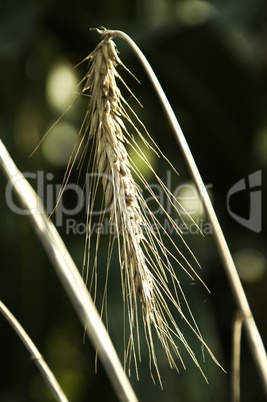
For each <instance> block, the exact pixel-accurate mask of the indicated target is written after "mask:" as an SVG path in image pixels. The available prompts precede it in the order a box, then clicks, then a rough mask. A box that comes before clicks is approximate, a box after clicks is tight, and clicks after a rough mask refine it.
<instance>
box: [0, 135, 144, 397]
mask: <svg viewBox="0 0 267 402" xmlns="http://www.w3.org/2000/svg"><path fill="white" fill-rule="evenodd" d="M0 166H1V168H2V170H3V171H4V173H5V175H6V176H7V178H8V179H9V184H8V185H11V186H12V188H13V189H14V191H15V193H16V194H17V196H18V197H19V199H20V201H21V203H22V205H23V206H24V208H25V214H27V215H28V216H29V218H30V220H31V223H32V225H33V228H34V230H35V232H36V234H37V236H38V237H39V239H40V241H41V243H42V245H43V247H44V249H45V251H46V253H47V255H48V257H49V258H50V261H51V262H52V264H53V265H54V268H55V270H56V272H57V274H58V276H59V279H60V281H61V282H62V285H63V286H64V288H65V290H66V292H67V294H68V296H69V298H70V301H71V302H72V304H73V307H74V309H75V310H76V313H77V315H78V316H79V318H80V321H81V322H82V324H83V326H84V327H85V329H86V332H87V335H88V337H89V339H90V340H91V342H92V344H93V345H94V347H95V349H96V350H97V351H98V355H99V357H100V360H101V361H102V364H103V366H104V368H105V370H106V372H107V375H108V377H109V379H110V381H111V383H112V385H113V387H114V389H115V392H116V393H117V396H118V398H119V400H120V401H121V402H137V398H136V396H135V394H134V391H133V389H132V387H131V385H130V382H129V380H128V378H127V377H126V374H125V373H124V370H123V367H122V365H121V363H120V360H119V358H118V356H117V354H116V351H115V349H114V346H113V344H112V342H111V340H110V337H109V335H108V333H107V331H106V329H105V327H104V324H103V323H102V321H101V318H100V316H99V314H98V312H97V309H96V307H95V305H94V303H93V301H92V299H91V296H90V295H89V293H88V290H87V288H86V286H85V284H84V282H83V279H82V277H81V275H80V273H79V271H78V269H77V267H76V266H75V264H74V262H73V260H72V258H71V256H70V254H69V252H68V250H67V249H66V246H65V244H64V243H63V241H62V239H61V237H60V236H59V234H58V232H57V230H56V228H55V226H54V225H53V223H52V222H51V221H50V220H49V218H48V217H47V215H46V213H45V210H44V207H43V205H42V203H41V200H40V199H39V198H38V196H37V194H36V193H35V191H34V190H33V188H32V187H31V186H30V184H29V183H28V181H27V180H26V179H25V177H24V176H23V175H22V173H21V172H20V171H19V170H18V168H17V167H16V165H15V164H14V162H13V160H12V159H11V157H10V155H9V154H8V152H7V150H6V148H5V146H4V145H3V143H2V141H1V140H0Z"/></svg>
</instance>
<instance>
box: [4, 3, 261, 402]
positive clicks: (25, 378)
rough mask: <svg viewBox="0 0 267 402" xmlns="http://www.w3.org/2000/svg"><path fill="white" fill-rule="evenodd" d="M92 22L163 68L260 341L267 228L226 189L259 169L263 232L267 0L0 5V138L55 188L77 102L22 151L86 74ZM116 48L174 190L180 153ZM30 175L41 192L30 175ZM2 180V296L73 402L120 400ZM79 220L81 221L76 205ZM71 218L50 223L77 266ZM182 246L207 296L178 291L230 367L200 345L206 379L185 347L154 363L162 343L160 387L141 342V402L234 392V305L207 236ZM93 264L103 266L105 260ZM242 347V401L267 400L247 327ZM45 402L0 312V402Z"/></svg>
mask: <svg viewBox="0 0 267 402" xmlns="http://www.w3.org/2000/svg"><path fill="white" fill-rule="evenodd" d="M100 26H105V27H107V28H111V29H120V30H123V31H125V32H126V33H128V34H129V35H130V36H132V38H133V39H134V40H135V41H136V42H137V44H138V45H139V46H140V47H141V49H142V50H143V51H144V53H145V54H146V56H147V58H148V59H149V61H150V62H151V65H152V67H153V68H154V70H155V72H156V74H157V75H158V78H159V80H160V82H161V84H162V86H163V88H164V90H165V91H166V94H167V96H168V98H169V100H170V102H171V104H172V105H173V108H174V111H175V113H176V115H177V117H178V119H179V122H180V124H181V126H182V128H183V131H184V133H185V136H186V138H187V140H188V143H189V146H190V148H191V150H192V153H193V155H194V157H195V159H196V162H197V164H198V167H199V169H200V172H201V174H202V177H203V180H204V183H205V184H207V185H208V186H209V189H210V194H211V196H212V200H213V204H214V207H215V210H216V212H217V215H218V217H219V220H220V222H221V225H222V228H223V230H224V233H225V236H226V239H227V241H228V244H229V246H230V249H231V251H232V253H233V255H234V258H235V260H236V263H237V266H238V268H239V270H240V276H241V279H242V281H243V285H244V288H245V291H246V294H247V297H248V300H249V302H250V305H251V308H252V311H253V313H254V315H255V320H256V322H257V325H258V327H259V330H260V332H261V335H262V338H263V341H264V342H265V344H266V342H267V317H266V306H267V300H266V293H267V274H266V232H265V231H264V230H261V232H259V233H256V232H254V231H253V230H249V229H248V228H246V227H244V226H242V225H240V224H239V223H238V222H237V221H235V220H234V219H233V218H232V217H231V216H230V214H229V211H228V210H227V194H228V191H229V190H230V188H231V187H232V186H233V185H234V184H235V183H236V182H238V181H239V180H241V179H243V178H245V179H246V178H247V177H248V175H250V174H251V173H253V172H255V171H258V170H261V171H262V186H261V191H262V200H263V208H262V229H264V227H265V221H266V217H265V215H264V199H265V195H266V186H265V183H264V181H265V175H266V168H267V3H266V1H265V0H240V1H237V0H231V1H225V0H221V1H219V0H218V1H216V0H214V1H206V2H204V1H191V0H184V1H177V0H154V1H153V0H132V1H131V2H126V1H122V0H116V1H115V0H113V1H112V0H108V1H107V0H98V1H88V0H87V1H84V0H77V1H76V2H70V1H67V0H65V1H62V0H59V1H45V0H40V1H19V0H18V1H15V0H12V1H9V2H7V1H6V2H3V1H2V2H0V105H1V107H0V133H1V138H2V140H3V142H4V144H5V145H6V147H7V148H8V150H9V152H10V154H11V156H12V158H13V159H14V161H15V162H16V164H17V166H18V168H19V169H20V170H21V171H23V172H27V173H31V174H35V173H36V172H44V173H43V174H44V175H46V176H45V179H46V180H47V183H48V184H50V185H51V186H52V185H54V186H55V185H58V184H60V183H61V182H62V180H63V177H64V172H65V168H66V163H67V160H68V157H69V155H70V152H71V147H72V144H73V139H74V138H75V136H76V133H77V132H78V130H79V126H80V124H81V122H82V119H83V115H84V111H85V108H84V106H85V102H84V103H82V104H81V105H79V106H77V107H76V106H75V107H74V108H73V110H71V111H70V112H69V113H67V114H66V115H65V116H64V118H62V120H61V122H60V123H59V124H58V126H57V127H56V128H55V130H54V131H52V132H51V134H50V135H49V136H48V137H47V138H46V140H45V141H44V143H43V144H42V146H40V148H39V149H38V150H37V152H36V153H35V154H34V155H33V156H32V157H30V158H29V155H30V154H31V153H32V151H33V149H34V148H35V146H36V145H37V143H38V142H39V141H40V139H41V138H42V137H43V136H44V134H45V133H46V131H47V130H48V129H49V127H51V126H52V124H53V123H54V122H55V121H56V120H57V119H58V117H59V116H60V114H61V113H62V112H63V111H64V109H65V108H66V105H67V101H66V95H68V94H69V93H71V91H73V88H74V86H75V83H77V82H78V81H79V80H80V79H81V78H82V76H83V74H85V72H86V65H82V66H80V67H78V68H77V69H75V70H72V67H73V66H75V65H76V64H77V63H78V62H79V61H81V60H82V59H83V58H84V57H86V56H87V55H88V54H89V53H90V52H91V51H92V50H93V48H94V47H95V46H96V44H97V43H98V41H99V36H98V34H97V33H96V32H94V31H90V30H89V28H92V27H100ZM116 43H117V45H118V48H119V50H120V57H121V59H122V60H123V62H124V63H125V64H126V65H127V66H128V67H129V69H130V70H131V71H132V72H133V73H134V74H135V75H136V76H137V77H138V79H139V80H140V81H141V83H142V85H141V86H140V85H138V84H137V83H136V82H134V80H133V79H132V78H131V77H130V76H129V77H127V82H128V84H129V85H130V87H131V88H132V89H133V91H134V93H135V94H136V95H137V97H138V98H139V99H140V101H141V103H142V104H143V106H144V108H143V109H140V108H139V106H138V105H137V104H135V103H134V102H133V103H131V105H133V106H134V108H135V110H136V111H138V113H139V116H140V117H141V119H142V120H143V122H144V123H145V124H146V126H147V128H148V130H149V132H150V134H151V135H152V137H153V138H154V139H155V140H156V141H157V143H158V144H159V146H160V147H161V148H162V150H163V152H164V153H165V154H166V155H167V156H168V157H169V158H170V159H171V161H172V162H173V164H174V165H175V167H176V168H177V170H178V171H179V173H180V176H179V177H178V179H176V180H177V182H175V183H173V185H174V186H179V185H180V184H183V183H190V180H191V179H190V176H189V174H188V170H187V167H186V165H185V162H184V160H183V157H182V155H181V153H180V151H179V148H178V146H177V144H176V142H175V140H174V138H173V135H172V132H171V129H170V127H169V126H168V123H167V121H166V118H165V115H164V113H163V111H162V109H161V106H160V103H159V101H158V100H157V98H156V96H155V94H154V92H153V90H152V88H151V85H150V83H149V81H148V79H147V77H146V76H145V75H144V72H143V69H142V67H141V66H140V64H139V62H138V61H137V59H136V58H135V56H134V55H133V54H132V52H131V50H130V49H129V47H128V46H127V45H126V44H125V43H123V42H122V40H120V39H118V40H116ZM162 166H163V167H164V164H163V165H162ZM162 166H161V165H160V163H159V164H158V165H156V166H155V168H156V169H157V170H158V171H160V172H161V175H162V177H163V179H164V177H167V176H166V175H167V173H166V171H165V170H164V169H167V167H166V166H165V167H164V169H163V167H162ZM39 174H41V173H39ZM49 174H50V176H49ZM47 175H48V176H47ZM74 176H75V175H74ZM73 180H74V181H75V180H76V177H74V178H73ZM29 181H30V182H31V184H32V185H33V187H35V188H36V186H37V180H36V179H35V176H31V178H30V179H29ZM6 184H7V183H6V179H5V177H4V176H3V174H1V175H0V185H1V198H0V203H1V231H0V238H1V241H0V247H1V251H0V259H1V267H0V298H1V300H2V301H3V302H4V303H5V304H6V305H7V306H8V308H9V309H10V310H11V311H12V312H13V314H14V315H15V316H16V317H17V319H18V320H19V321H20V322H21V324H22V325H23V327H24V328H25V330H26V331H27V332H28V334H29V335H30V336H31V338H32V339H33V341H34V342H35V343H36V345H37V347H38V348H39V349H40V351H41V353H43V355H44V357H45V359H46V360H47V362H48V364H49V365H50V367H51V369H52V370H53V371H54V374H55V375H56V377H57V378H58V380H59V382H60V384H61V385H62V387H63V389H64V391H65V392H66V394H67V396H68V397H69V399H70V401H71V402H84V401H90V400H93V401H100V400H101V401H103V400H109V401H110V402H111V401H117V397H116V395H115V394H114V392H113V389H112V387H111V385H110V383H109V380H108V379H107V377H106V375H105V372H104V370H103V369H102V366H101V363H98V369H97V373H95V352H94V350H93V348H92V346H91V345H90V342H89V341H88V340H87V339H86V340H84V329H83V328H82V326H81V325H80V323H79V321H78V319H77V317H76V315H75V313H74V311H73V308H72V306H71V304H70V302H69V301H68V299H67V296H66V295H65V293H64V291H63V289H62V286H61V284H60V282H59V280H58V278H57V276H56V274H55V273H54V270H53V267H52V266H51V264H50V262H49V261H48V258H47V257H46V255H45V253H44V251H43V249H42V247H41V246H40V244H39V242H38V240H37V239H36V238H35V235H34V233H33V230H32V228H31V226H30V224H29V222H28V220H27V217H25V216H21V215H18V214H15V213H14V212H12V211H11V210H10V208H9V206H8V205H7V202H6V196H5V189H6ZM51 188H52V187H51ZM44 197H45V195H44ZM64 202H66V205H67V206H68V207H69V208H70V207H71V205H73V204H75V197H74V194H68V195H66V197H65V198H64ZM230 205H231V210H232V211H233V212H234V213H236V214H237V215H239V216H242V217H245V218H248V212H249V193H248V191H247V192H245V191H244V192H241V193H239V194H237V195H236V196H235V197H233V198H232V200H231V204H230ZM50 207H51V206H50ZM189 209H190V206H189ZM189 212H190V211H189ZM197 218H198V216H197ZM79 219H80V222H83V219H84V216H83V214H82V213H81V214H80V216H79ZM202 219H204V218H203V217H202ZM201 222H202V221H201ZM66 224H67V218H66V217H65V218H64V219H63V222H62V224H61V225H59V227H58V230H59V232H60V234H61V235H62V237H63V239H64V241H65V242H66V244H67V246H68V249H69V250H70V253H71V255H72V256H73V258H74V260H75V262H76V263H77V266H78V267H79V269H81V268H82V258H83V249H84V235H83V234H82V233H81V234H77V233H76V234H74V233H67V230H66ZM186 240H187V241H188V243H189V244H190V246H191V247H192V250H193V252H194V253H195V255H196V256H197V258H198V259H199V261H200V263H201V265H202V266H203V272H202V273H201V275H202V277H203V279H204V280H205V282H206V283H207V285H208V286H209V288H210V290H211V294H208V293H207V292H205V290H204V289H203V288H202V287H201V285H198V284H196V285H195V286H192V284H191V283H189V282H188V280H187V281H185V283H184V285H183V286H184V288H185V291H186V293H187V295H188V298H189V301H190V304H191V307H192V310H193V312H194V314H195V316H196V319H197V322H198V323H199V326H200V329H201V331H202V333H203V336H204V338H205V339H206V340H207V343H208V344H209V345H210V346H211V349H212V350H213V351H214V353H215V355H216V357H217V358H218V359H219V361H220V362H221V363H222V365H223V366H224V368H225V369H226V371H227V373H228V374H224V373H223V372H222V371H221V370H220V369H219V368H217V367H216V366H215V365H214V363H213V362H212V361H211V359H210V358H209V357H208V356H207V355H206V356H202V353H201V350H199V357H200V359H202V362H203V364H204V367H205V371H206V373H207V376H208V379H209V385H207V384H206V383H205V382H204V380H203V379H202V378H201V375H200V373H199V372H198V370H197V369H196V368H195V367H194V365H193V363H192V362H190V360H189V359H188V358H187V357H186V355H185V361H186V363H187V370H186V371H184V370H183V369H181V373H180V374H179V375H178V374H177V373H176V372H174V371H172V370H170V369H169V368H168V366H167V365H166V363H165V361H164V359H163V358H162V359H161V354H162V352H161V350H159V352H158V353H159V362H160V370H161V373H162V379H163V383H164V390H163V391H161V390H160V388H159V386H158V385H154V384H153V383H152V380H151V378H150V375H149V371H148V368H147V366H148V357H147V352H146V347H145V345H144V347H143V350H142V352H143V356H144V357H143V361H142V364H141V368H140V380H139V381H136V380H135V376H134V373H133V374H132V377H131V382H132V384H133V387H134V389H135V391H136V393H137V395H138V398H139V399H140V401H143V402H146V401H151V400H154V401H157V402H158V401H159V402H161V401H162V402H163V401H164V402H165V401H168V402H172V401H175V402H176V401H183V402H186V401H190V402H202V401H203V402H204V401H205V402H207V401H213V400H215V399H216V401H217V402H223V401H229V398H230V376H231V354H232V345H231V333H232V326H233V317H234V314H235V311H236V306H235V303H234V300H233V297H232V294H231V291H230V287H229V284H228V282H227V279H226V276H225V272H224V269H223V267H222V264H221V261H220V259H219V256H218V253H217V250H216V247H215V244H214V241H213V239H212V236H211V235H210V234H207V235H206V237H205V238H202V237H201V236H199V235H195V234H191V235H186ZM101 258H102V260H103V261H104V259H105V257H101ZM118 269H119V267H118V264H117V262H116V260H115V261H114V263H113V265H112V267H111V270H114V272H115V271H116V272H118ZM103 274H104V273H103ZM114 275H115V274H114ZM178 276H179V274H178ZM115 277H116V275H115ZM120 286H121V285H120V281H119V280H117V281H116V280H112V275H111V281H110V291H109V294H110V317H109V321H110V327H111V333H112V336H113V341H114V343H115V346H116V347H117V348H118V353H119V355H120V356H122V350H121V344H122V339H121V333H122V330H121V326H122V313H121V306H120V304H119V303H118V297H117V295H118V294H119V292H120ZM241 348H242V355H241V400H242V401H243V402H246V401H251V400H252V398H253V400H257V402H261V401H263V400H265V399H264V395H263V392H262V386H261V383H260V380H259V376H258V373H257V370H256V368H255V365H254V362H253V359H252V356H251V353H250V351H249V348H248V345H247V341H246V337H245V334H243V337H242V345H241ZM187 360H188V361H187ZM50 400H53V398H52V396H51V394H50V391H49V390H47V387H46V385H45V384H44V381H43V380H42V378H41V376H40V374H39V372H38V371H37V369H36V367H35V365H34V363H33V362H32V361H31V360H30V359H29V356H28V354H27V352H26V351H25V349H24V347H23V345H22V344H21V342H20V341H19V340H18V338H17V336H16V335H15V334H14V332H13V331H12V329H11V328H10V327H9V325H8V323H7V322H6V321H5V320H4V318H3V317H0V401H1V402H2V401H3V402H22V401H41V402H42V401H50Z"/></svg>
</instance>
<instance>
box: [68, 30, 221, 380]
mask: <svg viewBox="0 0 267 402" xmlns="http://www.w3.org/2000/svg"><path fill="white" fill-rule="evenodd" d="M101 33H103V34H104V38H103V40H102V41H101V42H100V43H99V45H98V46H97V47H96V49H95V50H94V51H93V52H92V53H91V54H90V55H89V56H88V57H86V59H85V60H84V61H89V70H88V73H87V74H86V76H85V77H84V79H83V80H82V84H83V85H84V88H83V91H82V93H85V92H88V93H89V97H90V101H89V106H88V110H87V113H86V116H85V119H84V122H83V124H82V127H81V130H80V133H79V137H78V142H77V145H76V148H75V149H74V151H73V153H72V156H71V158H70V161H69V165H68V168H67V172H66V180H67V179H68V177H69V172H70V171H71V169H72V168H73V166H74V164H75V161H76V160H77V159H78V158H79V164H78V166H79V167H81V166H82V165H83V164H85V163H87V164H88V166H89V165H90V163H91V165H92V169H93V172H94V177H93V179H92V182H91V188H90V197H89V204H88V220H87V224H88V232H87V237H86V252H85V259H84V265H85V266H86V268H87V270H88V271H89V270H90V269H91V271H92V273H91V277H92V278H96V276H97V275H96V270H97V253H98V247H99V243H100V234H99V233H98V234H97V240H96V245H95V250H93V249H92V248H93V247H92V244H91V228H92V215H93V214H92V211H93V208H94V204H95V199H96V197H97V191H98V186H99V183H100V182H102V188H103V193H104V196H103V207H104V211H103V213H102V214H101V215H100V218H99V222H100V223H103V220H104V217H105V216H108V219H109V223H110V227H111V228H112V229H113V230H112V233H111V234H110V236H111V237H110V242H109V247H110V249H109V253H108V255H109V256H108V263H107V272H108V270H109V264H110V258H111V257H110V256H111V252H112V249H113V246H114V243H115V240H117V242H118V250H119V263H120V270H121V278H122V290H123V301H124V303H125V306H126V307H125V309H124V311H125V315H127V316H128V322H129V337H128V338H127V339H125V364H126V363H127V366H128V370H129V373H130V368H131V362H132V360H134V365H135V369H136V374H137V376H138V360H140V359H141V356H140V339H139V330H140V329H139V328H140V325H139V311H140V309H139V307H138V298H139V300H140V304H141V311H142V313H141V314H142V320H143V324H144V331H145V338H146V342H147V345H148V350H149V356H150V368H151V375H152V378H154V377H153V367H154V369H155V371H156V374H157V377H158V379H159V382H160V383H161V377H160V373H159V369H158V362H157V356H156V351H155V348H154V336H155V334H156V336H157V338H158V340H159V341H160V343H161V344H162V346H163V348H164V350H165V352H166V356H167V359H168V362H169V364H170V366H171V367H172V368H176V369H177V370H178V366H177V357H178V358H179V360H180V361H181V362H182V365H183V366H184V363H183V360H182V356H181V353H180V350H179V348H178V346H177V340H179V341H180V342H181V343H182V344H183V345H184V347H185V348H186V350H187V351H188V353H189V354H190V356H191V357H192V359H193V360H194V362H195V364H196V365H197V366H198V367H199V369H200V370H201V372H202V374H203V376H204V373H203V371H202V369H201V366H200V364H199V362H198V360H197V358H196V354H195V352H194V351H193V350H192V349H191V347H190V346H189V344H188V343H187V341H186V339H185V337H184V336H183V334H182V331H181V330H180V329H179V325H178V323H177V320H176V319H175V318H174V316H173V314H172V312H171V310H173V308H175V310H176V311H177V312H178V313H179V314H178V315H179V316H180V317H181V318H182V320H183V322H186V323H187V325H188V326H189V327H190V329H191V330H192V331H193V332H194V333H195V335H196V336H197V338H198V339H199V340H200V342H201V344H202V345H205V347H206V349H207V350H208V352H209V353H210V355H211V356H212V358H213V359H214V361H216V363H217V364H219V363H218V362H217V360H216V359H215V357H214V356H213V354H212V352H211V351H210V349H209V348H208V346H207V345H206V344H205V342H204V341H203V338H202V335H201V333H200V330H199V329H198V327H197V324H196V322H195V320H194V317H193V314H192V313H191V310H190V308H189V305H188V303H187V300H186V297H185V295H184V293H183V290H182V288H181V285H180V282H179V280H178V278H177V276H176V273H175V271H174V269H173V263H175V264H176V265H178V266H180V267H181V268H182V269H183V270H184V271H185V272H186V273H187V274H188V275H189V277H190V278H191V279H193V280H194V278H199V276H198V275H197V273H196V272H195V270H194V269H193V267H192V265H191V264H190V262H189V261H188V260H187V259H186V257H185V256H184V255H183V254H182V253H181V252H180V250H179V248H178V247H177V245H176V243H175V242H174V241H173V239H172V238H171V237H170V236H169V234H168V233H167V231H166V229H165V228H164V227H163V226H162V224H161V223H160V222H159V221H158V219H157V218H156V217H155V216H154V215H153V214H152V212H151V211H150V210H149V208H148V206H147V204H146V202H145V199H144V197H143V195H142V192H141V190H140V188H139V187H138V185H137V184H136V183H135V181H134V179H133V176H132V171H134V172H135V174H136V175H137V176H138V178H139V180H140V182H141V184H142V185H143V186H144V187H145V188H146V189H147V190H148V191H149V192H150V194H151V196H152V197H153V198H154V200H155V202H157V203H158V205H159V208H161V209H162V212H163V213H164V214H165V218H166V219H168V220H169V222H170V224H171V225H172V227H173V229H174V232H175V233H176V234H177V235H178V236H180V238H181V239H182V241H183V242H184V240H183V238H182V237H181V232H180V229H179V227H178V225H177V224H176V222H175V221H174V220H173V219H172V218H171V216H169V214H168V213H167V211H165V210H164V207H163V206H162V205H160V204H159V201H158V199H157V197H156V195H155V194H154V193H153V191H152V189H151V188H150V186H149V185H148V183H147V182H146V180H145V178H144V177H143V175H142V173H141V172H140V171H139V170H138V168H137V166H136V165H135V164H134V162H133V160H132V159H131V157H130V155H129V154H128V152H127V150H126V147H125V144H127V146H128V147H130V148H131V149H132V150H133V151H135V152H137V153H138V154H139V156H140V158H142V159H143V161H144V162H145V163H146V164H147V165H148V167H149V168H150V169H151V170H152V171H153V168H152V166H151V165H150V163H149V161H148V160H147V158H146V157H145V155H144V153H143V152H142V150H141V148H140V147H139V145H138V143H137V142H136V140H135V139H134V136H133V135H131V133H130V130H134V131H135V133H136V135H137V136H139V138H140V139H141V140H142V141H143V142H144V143H145V145H146V146H147V147H149V148H150V149H152V150H153V151H154V152H155V153H156V154H157V155H158V156H159V155H162V153H161V151H160V149H159V148H158V147H157V146H156V144H155V143H154V142H153V140H152V138H151V137H150V136H149V134H148V133H147V131H146V130H145V128H144V126H143V125H142V123H141V122H140V120H139V119H138V117H137V115H136V114H135V113H134V111H133V110H132V108H131V107H130V105H129V104H128V102H127V101H126V100H125V98H124V97H123V95H122V93H121V91H120V89H119V87H118V81H120V82H121V83H122V84H123V85H124V87H126V89H127V90H128V91H130V90H129V88H128V87H127V85H126V84H125V82H124V80H123V79H122V77H121V76H120V75H119V73H118V71H117V66H118V65H119V66H120V67H122V68H124V69H126V70H127V68H126V67H125V66H124V64H123V63H122V61H121V60H120V58H119V56H118V52H117V49H116V46H115V43H114V42H113V40H112V35H109V34H106V32H105V31H101ZM127 71H128V70H127ZM130 94H131V95H132V96H134V95H133V94H132V93H131V91H130ZM130 114H132V116H134V118H135V119H136V121H137V123H139V124H140V127H141V128H142V129H143V130H144V131H145V133H146V135H147V138H148V139H146V138H145V137H144V136H143V134H142V133H141V131H140V130H139V129H138V128H137V126H136V124H134V123H133V121H132V118H131V117H130ZM127 127H130V129H129V128H127ZM91 145H92V146H91ZM90 149H93V151H92V152H91V153H90V158H89V160H90V161H91V162H88V161H87V155H88V152H90ZM153 173H154V176H155V178H156V179H157V180H158V183H159V184H160V185H161V187H162V188H163V190H164V192H165V193H166V197H167V198H168V200H169V201H170V202H171V204H172V206H173V207H174V208H175V209H176V210H177V200H176V199H175V198H174V197H173V196H172V194H171V193H170V192H169V190H168V189H167V187H166V186H165V185H164V183H162V181H161V179H160V178H159V177H158V176H157V174H156V172H154V171H153ZM63 188H64V184H63ZM162 234H163V235H164V237H166V238H167V239H168V241H169V242H170V243H171V245H172V247H174V249H175V251H176V252H177V253H176V254H177V256H175V255H174V254H173V253H172V252H171V251H169V249H168V248H167V247H166V246H165V244H164V242H163V236H162ZM184 244H185V242H184ZM188 250H189V248H188ZM189 251H190V250H189ZM93 254H94V257H92V255H93ZM191 255H192V256H193V254H192V253H191ZM193 257H194V256H193ZM91 260H93V262H92V264H91ZM194 261H196V259H195V257H194ZM107 275H108V274H107ZM199 279H200V278H199ZM93 282H94V279H92V280H91V285H90V287H91V290H92V288H93ZM94 292H95V295H96V283H95V290H94ZM104 301H105V302H106V296H105V295H104ZM182 304H183V305H184V309H183V310H182V307H181V305H182ZM171 306H172V307H171ZM103 309H104V307H103V306H102V312H103Z"/></svg>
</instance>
